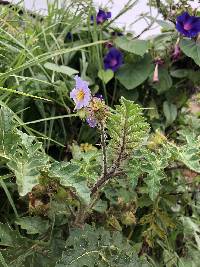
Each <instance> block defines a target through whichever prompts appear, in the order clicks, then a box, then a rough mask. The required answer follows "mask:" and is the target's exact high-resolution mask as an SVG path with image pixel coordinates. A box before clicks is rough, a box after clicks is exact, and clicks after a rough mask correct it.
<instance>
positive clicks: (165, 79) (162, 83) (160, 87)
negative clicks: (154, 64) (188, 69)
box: [151, 68, 173, 94]
mask: <svg viewBox="0 0 200 267" xmlns="http://www.w3.org/2000/svg"><path fill="white" fill-rule="evenodd" d="M158 76H159V82H157V83H153V84H152V87H153V88H155V89H156V90H157V92H158V94H162V93H163V92H165V91H167V90H168V89H170V88H171V87H172V84H173V83H172V78H171V76H170V75H169V72H168V70H166V69H164V68H159V71H158ZM152 77H153V74H152ZM152 77H151V80H152Z"/></svg>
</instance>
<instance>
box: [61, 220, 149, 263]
mask: <svg viewBox="0 0 200 267" xmlns="http://www.w3.org/2000/svg"><path fill="white" fill-rule="evenodd" d="M93 266H95V267H103V266H105V267H107V266H113V267H122V266H126V267H132V266H134V267H148V266H149V267H150V266H151V265H149V264H148V263H147V261H146V260H145V259H140V258H139V257H138V256H137V253H136V252H135V251H134V249H133V247H132V246H131V245H130V244H129V242H128V240H126V239H125V238H123V236H122V235H121V234H120V233H119V232H114V233H113V234H112V233H111V232H108V231H106V230H104V228H99V229H94V228H92V227H91V226H89V225H85V226H84V229H74V230H73V231H72V232H71V233H70V237H69V239H68V240H67V242H66V246H65V250H64V251H63V254H62V257H61V259H60V260H59V261H58V262H57V264H56V267H93Z"/></svg>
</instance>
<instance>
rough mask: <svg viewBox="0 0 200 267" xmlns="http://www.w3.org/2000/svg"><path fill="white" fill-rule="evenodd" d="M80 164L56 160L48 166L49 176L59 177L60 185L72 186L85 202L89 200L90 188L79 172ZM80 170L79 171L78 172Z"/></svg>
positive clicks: (87, 202)
mask: <svg viewBox="0 0 200 267" xmlns="http://www.w3.org/2000/svg"><path fill="white" fill-rule="evenodd" d="M80 170H81V165H79V164H76V163H70V162H56V163H54V164H52V166H51V168H50V174H49V176H50V177H56V178H59V180H60V183H61V185H63V186H66V187H72V188H73V189H75V191H76V193H77V194H78V196H79V197H80V198H81V199H82V200H83V201H84V202H85V203H86V204H89V202H90V193H91V192H90V190H89V188H88V186H87V181H86V178H85V177H84V176H82V175H81V174H80V173H81V172H80ZM79 172H80V173H79Z"/></svg>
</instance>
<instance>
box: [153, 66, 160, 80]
mask: <svg viewBox="0 0 200 267" xmlns="http://www.w3.org/2000/svg"><path fill="white" fill-rule="evenodd" d="M153 82H154V83H157V82H159V77H158V63H157V64H156V66H155V69H154V73H153Z"/></svg>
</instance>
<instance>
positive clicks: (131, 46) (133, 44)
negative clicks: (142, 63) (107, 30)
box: [115, 36, 148, 56]
mask: <svg viewBox="0 0 200 267" xmlns="http://www.w3.org/2000/svg"><path fill="white" fill-rule="evenodd" d="M115 43H116V45H117V46H118V47H119V48H121V49H123V50H126V51H128V52H131V53H133V54H136V55H139V56H143V55H144V54H145V53H146V51H147V49H148V41H145V40H139V39H137V40H131V39H128V38H127V37H125V36H122V37H117V38H116V40H115Z"/></svg>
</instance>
